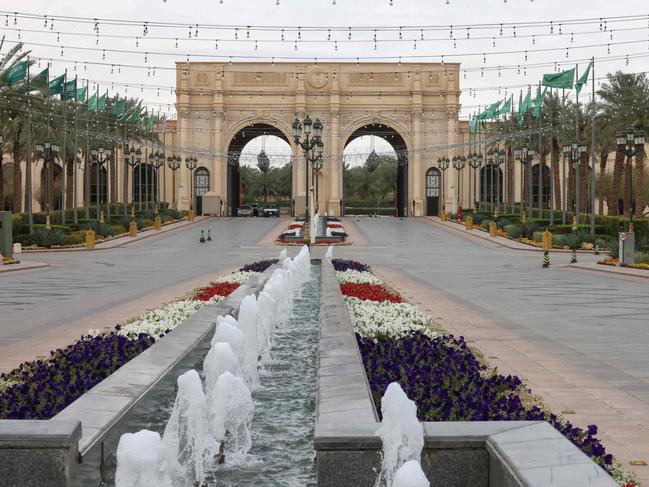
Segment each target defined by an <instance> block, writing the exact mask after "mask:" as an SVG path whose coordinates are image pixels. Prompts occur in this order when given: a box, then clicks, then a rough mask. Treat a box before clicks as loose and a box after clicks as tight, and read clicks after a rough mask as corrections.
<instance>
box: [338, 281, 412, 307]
mask: <svg viewBox="0 0 649 487" xmlns="http://www.w3.org/2000/svg"><path fill="white" fill-rule="evenodd" d="M340 290H341V291H342V292H343V294H344V295H345V296H351V297H353V298H359V299H364V300H368V301H390V302H391V303H400V302H402V299H401V296H399V295H398V294H394V293H391V292H390V291H388V290H387V289H386V288H385V287H384V286H381V285H380V284H366V283H356V282H344V283H342V284H341V285H340Z"/></svg>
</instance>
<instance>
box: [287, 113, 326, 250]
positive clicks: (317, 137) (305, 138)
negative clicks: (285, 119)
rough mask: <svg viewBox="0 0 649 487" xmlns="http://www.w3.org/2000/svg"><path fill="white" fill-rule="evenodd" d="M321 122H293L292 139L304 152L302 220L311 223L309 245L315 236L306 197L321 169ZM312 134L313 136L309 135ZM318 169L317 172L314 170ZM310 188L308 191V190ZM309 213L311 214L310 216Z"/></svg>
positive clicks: (312, 204)
mask: <svg viewBox="0 0 649 487" xmlns="http://www.w3.org/2000/svg"><path fill="white" fill-rule="evenodd" d="M322 128H323V126H322V122H320V119H319V118H316V120H315V122H312V121H311V117H310V116H309V115H307V116H306V117H305V118H304V120H303V121H302V122H300V121H299V120H298V119H297V118H296V119H295V120H294V121H293V139H294V141H295V143H296V144H297V145H299V146H300V147H301V148H302V150H303V151H304V159H305V170H304V174H305V194H304V220H305V222H306V221H310V222H311V228H312V231H311V243H315V235H314V231H313V230H314V229H315V227H314V226H313V215H312V213H313V210H314V203H313V202H311V204H309V198H308V197H307V192H308V195H309V196H310V197H311V198H313V178H314V177H315V175H316V173H317V171H319V170H320V169H322V152H323V150H324V143H323V142H322ZM312 132H313V136H311V133H312ZM309 163H311V167H312V168H313V169H312V174H311V178H312V179H311V185H309ZM316 167H318V168H319V169H317V171H316V170H315V168H316ZM309 188H310V189H309ZM310 213H311V214H310Z"/></svg>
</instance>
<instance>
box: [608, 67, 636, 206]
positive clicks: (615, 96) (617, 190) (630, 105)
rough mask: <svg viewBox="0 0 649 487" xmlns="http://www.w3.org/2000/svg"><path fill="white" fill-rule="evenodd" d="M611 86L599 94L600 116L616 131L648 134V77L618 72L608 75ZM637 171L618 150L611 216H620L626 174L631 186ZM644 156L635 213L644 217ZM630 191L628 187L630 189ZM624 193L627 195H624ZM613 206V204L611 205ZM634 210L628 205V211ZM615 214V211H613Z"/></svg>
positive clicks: (614, 170)
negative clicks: (619, 208)
mask: <svg viewBox="0 0 649 487" xmlns="http://www.w3.org/2000/svg"><path fill="white" fill-rule="evenodd" d="M606 77H607V82H605V83H603V84H602V88H601V89H600V90H598V92H597V94H598V95H599V97H600V99H601V102H600V104H599V112H600V113H599V116H600V117H603V118H604V123H607V124H609V125H610V126H611V129H614V130H616V131H617V130H623V129H625V128H627V127H629V126H630V127H633V128H634V129H637V130H646V128H647V126H648V123H647V122H648V120H649V79H647V77H646V75H645V74H644V73H640V74H634V73H623V72H621V71H616V72H615V73H613V74H611V73H609V74H607V75H606ZM632 171H633V168H632V165H631V162H630V161H627V164H626V167H625V165H624V154H623V153H622V152H621V151H619V150H616V154H615V166H614V168H613V189H612V194H611V200H612V201H609V214H617V210H618V208H617V207H618V201H619V200H624V199H625V198H624V194H623V193H622V177H623V173H625V180H626V184H627V185H628V184H630V181H631V174H632ZM643 181H644V153H643V154H641V155H639V157H637V158H636V208H635V213H642V212H643V210H644V206H645V199H644V189H643ZM627 188H628V186H627ZM624 193H627V192H626V191H624ZM611 203H613V204H612V205H611ZM629 206H630V202H625V204H624V208H627V207H629ZM611 210H612V211H611Z"/></svg>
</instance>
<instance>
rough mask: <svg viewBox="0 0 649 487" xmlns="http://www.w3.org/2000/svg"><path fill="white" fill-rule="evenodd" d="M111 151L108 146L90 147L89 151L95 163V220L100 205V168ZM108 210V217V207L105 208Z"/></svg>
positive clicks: (98, 217) (98, 218) (98, 214)
mask: <svg viewBox="0 0 649 487" xmlns="http://www.w3.org/2000/svg"><path fill="white" fill-rule="evenodd" d="M112 153H113V151H112V150H111V149H110V148H105V147H101V146H100V147H98V148H96V149H92V150H91V151H90V157H91V158H92V161H93V162H94V163H95V164H96V165H97V184H96V185H95V187H96V188H97V193H96V194H97V199H96V203H97V221H100V220H101V218H100V211H101V210H100V207H101V184H100V183H101V179H100V174H101V168H102V167H103V165H104V164H106V163H107V162H108V160H109V159H110V156H111V155H112ZM106 195H108V178H106ZM107 209H108V212H107V215H108V218H110V208H107Z"/></svg>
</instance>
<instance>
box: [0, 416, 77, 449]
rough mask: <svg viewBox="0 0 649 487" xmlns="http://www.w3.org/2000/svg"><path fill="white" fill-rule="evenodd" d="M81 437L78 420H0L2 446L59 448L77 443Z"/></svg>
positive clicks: (0, 445)
mask: <svg viewBox="0 0 649 487" xmlns="http://www.w3.org/2000/svg"><path fill="white" fill-rule="evenodd" d="M79 438H81V422H80V421H78V420H60V421H43V420H40V419H3V420H2V421H0V448H34V447H36V448H59V447H66V446H70V445H71V444H76V443H77V442H78V441H79Z"/></svg>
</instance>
